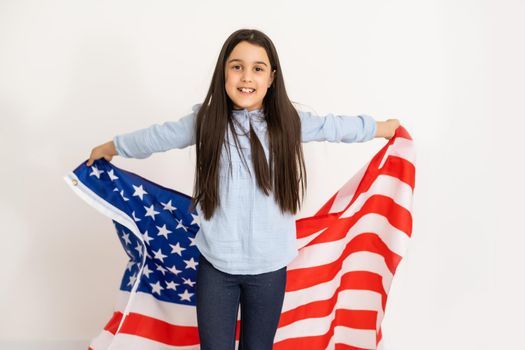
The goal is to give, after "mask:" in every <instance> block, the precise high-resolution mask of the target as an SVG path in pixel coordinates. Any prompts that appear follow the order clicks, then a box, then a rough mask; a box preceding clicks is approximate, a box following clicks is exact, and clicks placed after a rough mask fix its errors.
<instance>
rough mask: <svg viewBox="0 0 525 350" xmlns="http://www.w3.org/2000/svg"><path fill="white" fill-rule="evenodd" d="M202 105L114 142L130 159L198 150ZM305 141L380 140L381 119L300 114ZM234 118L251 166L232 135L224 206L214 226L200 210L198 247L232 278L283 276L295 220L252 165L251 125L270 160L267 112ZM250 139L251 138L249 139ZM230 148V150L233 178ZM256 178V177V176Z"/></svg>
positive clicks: (238, 113) (242, 112)
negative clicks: (258, 179) (283, 210)
mask: <svg viewBox="0 0 525 350" xmlns="http://www.w3.org/2000/svg"><path fill="white" fill-rule="evenodd" d="M200 106H201V104H196V105H194V106H193V108H192V112H191V113H189V114H188V115H186V116H184V117H182V118H181V119H179V120H177V121H166V122H164V123H163V124H154V125H151V126H149V127H147V128H144V129H140V130H137V131H133V132H130V133H127V134H121V135H116V136H115V137H114V138H113V142H114V143H115V148H116V150H117V152H118V154H119V155H120V156H122V157H124V158H139V159H142V158H147V157H149V156H150V155H151V154H152V153H155V152H165V151H168V150H170V149H173V148H185V147H187V146H191V145H194V144H195V133H194V127H195V117H196V115H197V112H198V110H199V108H200ZM298 113H299V116H300V119H301V141H302V142H311V141H329V142H344V143H352V142H365V141H368V140H371V139H372V138H374V136H375V133H376V122H375V119H374V118H372V117H371V116H369V115H364V114H361V115H358V116H348V115H336V114H333V113H330V114H327V115H325V116H317V115H314V114H312V113H310V112H304V111H299V110H298ZM232 116H233V117H234V118H235V119H237V120H238V121H239V122H240V123H239V124H240V125H239V126H237V125H236V124H237V123H234V125H236V126H235V128H236V132H237V134H238V135H239V143H240V147H241V148H243V149H242V152H243V154H244V157H245V159H246V162H247V164H248V166H249V171H250V172H248V170H247V169H246V168H245V165H244V164H243V163H242V159H241V155H240V154H239V152H237V149H236V146H235V142H234V139H233V135H232V133H231V130H230V129H229V128H227V132H228V134H229V135H228V136H229V142H228V141H227V140H228V139H226V138H225V140H224V147H223V149H222V154H221V160H220V164H219V189H218V190H219V196H220V206H218V207H217V208H216V209H215V212H214V214H213V216H212V217H211V218H210V220H205V218H204V216H203V215H202V214H201V207H200V203H199V204H197V206H196V209H197V212H198V214H199V218H200V225H199V226H200V229H199V231H198V232H197V235H196V237H195V244H196V245H197V248H198V249H199V251H200V252H201V254H203V255H204V256H205V257H206V259H207V260H208V261H210V262H211V263H212V265H213V266H214V267H215V268H217V269H219V270H221V271H223V272H226V273H230V274H260V273H265V272H270V271H275V270H278V269H280V268H282V267H284V266H286V265H288V264H289V263H290V262H291V261H292V260H293V259H294V258H295V257H296V256H297V255H298V251H297V245H296V227H295V220H296V219H295V216H294V215H293V214H291V213H289V212H287V213H285V214H283V213H281V210H280V208H279V205H278V204H277V202H276V200H275V197H274V196H273V192H270V195H269V196H266V195H265V194H264V193H263V192H262V191H261V190H260V189H259V187H258V186H257V182H256V179H255V177H254V174H255V172H254V169H253V165H252V162H251V149H250V140H249V133H248V132H249V130H250V123H251V124H252V127H253V129H254V131H255V133H256V135H257V137H258V138H259V140H260V141H261V144H262V146H263V149H264V153H265V155H266V159H267V160H268V159H269V140H268V134H267V125H266V121H265V118H264V112H263V110H262V109H256V110H252V111H248V110H247V109H238V110H233V111H232ZM245 133H247V135H244V134H245ZM226 147H229V148H230V154H231V162H232V164H231V173H230V167H229V159H228V155H227V153H226ZM250 173H251V174H252V175H250Z"/></svg>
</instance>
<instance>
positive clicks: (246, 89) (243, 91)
mask: <svg viewBox="0 0 525 350" xmlns="http://www.w3.org/2000/svg"><path fill="white" fill-rule="evenodd" d="M237 90H238V91H240V92H241V94H245V95H249V94H253V93H254V92H255V89H248V88H237Z"/></svg>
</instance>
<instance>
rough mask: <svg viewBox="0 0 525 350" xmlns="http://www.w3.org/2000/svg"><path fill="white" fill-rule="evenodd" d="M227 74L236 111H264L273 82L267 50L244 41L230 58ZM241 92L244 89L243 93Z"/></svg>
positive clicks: (227, 83)
mask: <svg viewBox="0 0 525 350" xmlns="http://www.w3.org/2000/svg"><path fill="white" fill-rule="evenodd" d="M224 72H225V73H224V74H225V80H226V83H225V86H224V87H225V89H226V93H227V94H228V96H229V97H230V99H231V100H232V102H233V108H235V109H244V108H247V109H248V110H249V111H251V110H254V109H260V108H262V106H263V99H264V96H265V95H266V91H267V90H268V88H269V87H270V85H272V82H273V78H274V71H272V68H271V65H270V60H269V58H268V55H267V54H266V50H265V49H264V48H262V47H260V46H257V45H253V44H250V43H249V42H247V41H241V42H240V43H238V44H237V46H235V48H234V49H233V50H232V52H231V53H230V56H229V57H228V58H227V60H226V66H225V67H224ZM242 88H245V91H244V92H243V91H241V90H242ZM246 89H247V90H246Z"/></svg>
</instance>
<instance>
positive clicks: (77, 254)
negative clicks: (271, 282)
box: [0, 0, 525, 350]
mask: <svg viewBox="0 0 525 350" xmlns="http://www.w3.org/2000/svg"><path fill="white" fill-rule="evenodd" d="M524 14H525V3H524V2H522V1H510V0H509V1H501V0H500V1H466V0H455V1H451V0H449V1H443V0H441V1H437V0H436V1H424V0H423V1H421V0H418V1H367V2H365V1H313V2H308V1H304V0H302V1H262V2H248V1H210V0H201V1H195V2H188V1H184V2H183V1H100V0H98V1H87V0H86V1H14V0H13V1H6V0H2V1H0V117H1V128H0V142H1V147H0V152H1V159H2V166H1V170H0V173H1V185H2V188H1V196H0V198H1V201H0V215H1V219H2V228H1V238H2V241H1V242H2V248H3V249H2V254H0V263H1V267H2V268H1V269H0V281H1V282H0V283H1V289H0V348H2V349H19V348H20V349H22V348H23V349H30V348H31V349H32V348H34V349H39V350H42V349H79V348H81V349H83V348H85V347H87V345H88V343H89V340H90V339H91V338H93V337H94V336H96V335H97V334H98V333H99V331H100V330H101V329H102V327H103V326H104V325H105V324H106V322H107V321H108V320H109V318H110V316H111V313H112V308H113V305H114V302H115V296H116V292H117V289H118V286H119V283H120V278H121V276H122V273H123V271H124V269H125V266H126V256H125V254H124V251H123V250H122V248H121V247H120V243H119V242H118V239H117V236H116V234H115V231H114V227H113V225H112V223H111V220H109V219H107V218H106V217H103V216H102V215H101V214H99V213H98V212H96V211H95V210H93V209H92V208H90V207H89V206H88V205H87V204H85V203H84V202H83V201H82V200H81V199H80V198H79V197H77V196H76V195H75V194H74V193H73V192H72V191H71V190H70V189H69V188H68V186H67V185H66V183H65V182H64V180H63V176H64V175H65V174H66V173H68V172H69V171H72V170H73V169H74V168H76V167H77V166H78V165H79V164H80V163H81V162H83V161H86V160H87V158H88V156H89V154H90V151H91V149H92V148H93V147H94V146H96V145H98V144H101V143H104V142H106V141H108V140H110V139H111V138H112V137H113V136H114V135H115V134H117V133H125V132H129V131H133V130H136V129H139V128H143V127H146V126H149V125H151V124H153V123H160V122H163V121H165V120H176V119H178V118H180V117H182V116H183V115H185V114H187V113H189V112H190V111H191V109H190V108H191V106H192V105H193V104H195V103H198V102H200V101H202V99H203V98H204V96H205V94H206V92H207V89H208V86H209V83H210V81H211V75H212V72H213V69H214V66H215V63H216V60H217V57H218V53H219V50H220V48H221V46H222V44H223V42H224V40H225V39H226V38H227V37H228V35H230V34H231V33H232V32H233V31H235V30H237V29H240V28H255V29H259V30H262V31H264V32H265V33H266V34H268V35H269V36H270V38H272V40H273V41H274V44H275V45H276V48H277V51H278V53H279V57H280V60H281V64H282V69H283V72H282V73H283V75H284V78H285V82H286V86H287V90H288V94H289V96H290V98H291V99H292V100H293V101H296V102H299V103H301V104H303V105H304V109H308V110H312V111H315V112H317V113H318V114H324V113H328V112H333V113H339V114H348V115H356V114H360V113H363V114H369V115H372V116H373V117H375V118H376V119H377V120H386V119H388V118H398V119H400V120H401V123H402V125H403V126H405V127H406V128H407V130H408V131H409V132H410V133H411V135H412V136H413V138H414V141H415V144H416V150H417V177H416V190H415V198H414V213H413V215H414V229H413V237H412V240H411V245H410V247H409V250H408V252H407V255H406V256H405V258H404V260H403V261H402V263H401V265H400V267H399V269H398V271H397V274H396V277H395V279H394V281H393V285H392V288H391V291H390V294H389V299H388V304H387V309H386V316H385V319H384V322H383V335H384V342H385V343H384V345H385V347H386V349H388V350H397V349H400V350H401V349H402V350H420V349H426V350H434V349H436V350H437V349H444V348H445V349H493V348H498V349H503V348H505V349H516V348H517V347H519V345H517V344H519V343H521V339H519V338H518V336H519V334H521V333H522V331H523V326H524V322H523V314H524V312H525V307H524V302H523V295H524V294H525V282H524V274H523V267H524V258H523V255H524V254H523V244H524V243H525V239H524V233H525V230H524V229H523V227H524V226H523V224H522V219H523V209H524V207H525V206H524V204H523V198H524V196H525V191H524V186H523V174H524V170H525V167H524V165H523V159H524V157H523V151H524V147H523V144H522V141H521V140H522V135H523V132H524V127H525V122H524V121H523V118H524V117H525V114H524V111H525V108H524V107H523V101H524V92H525V89H524V81H525V69H524V67H523V63H524V62H525V50H524V48H525V47H524V45H523V33H524V32H525V25H524V22H523V16H524ZM385 143H386V140H384V139H375V140H372V141H370V142H367V143H362V144H343V143H340V144H335V143H328V142H322V143H308V144H304V150H305V152H306V157H307V159H306V161H307V166H308V175H309V190H308V197H307V200H306V203H305V206H304V208H303V210H302V212H301V213H300V214H299V215H298V217H304V216H309V215H312V214H313V213H314V212H315V211H316V210H317V209H318V208H319V207H320V206H321V205H322V204H324V202H325V201H326V200H328V198H329V197H330V196H331V195H332V194H333V193H334V192H335V191H336V190H337V189H338V188H339V187H340V186H341V185H342V184H343V183H344V182H345V181H346V180H347V179H349V178H350V177H351V176H352V175H353V174H354V173H355V172H356V171H357V170H358V169H360V168H361V167H362V166H363V165H364V164H365V162H367V161H368V160H369V159H370V158H371V157H372V155H374V154H375V153H376V152H377V151H378V150H379V149H380V148H381V147H382V146H383V145H384V144H385ZM194 151H195V149H194V146H192V147H189V148H186V149H183V150H171V151H169V152H165V153H157V154H155V155H153V156H151V157H150V158H148V159H144V160H133V159H123V158H120V157H115V158H114V159H113V162H114V164H115V165H117V166H119V167H122V168H124V169H126V170H130V171H133V172H136V173H138V174H141V175H142V176H144V177H146V178H148V179H150V180H152V181H155V182H157V183H159V184H162V185H164V186H167V187H172V188H175V189H178V190H179V191H182V192H185V193H188V194H190V193H191V189H192V188H191V186H192V183H193V175H194V169H193V166H194V158H195V157H194ZM518 342H519V343H518Z"/></svg>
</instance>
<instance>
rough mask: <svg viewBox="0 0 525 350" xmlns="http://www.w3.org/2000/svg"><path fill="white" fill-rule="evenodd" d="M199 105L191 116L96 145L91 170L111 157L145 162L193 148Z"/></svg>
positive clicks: (194, 108)
mask: <svg viewBox="0 0 525 350" xmlns="http://www.w3.org/2000/svg"><path fill="white" fill-rule="evenodd" d="M200 106H201V105H200V104H196V105H194V106H193V107H192V110H193V111H192V113H190V114H188V115H186V116H184V117H182V118H181V119H179V120H177V121H167V122H164V123H163V124H153V125H151V126H149V127H147V128H144V129H140V130H136V131H133V132H130V133H127V134H120V135H116V136H114V137H113V140H111V141H109V142H106V143H104V144H102V145H99V146H97V147H95V148H93V150H92V151H91V155H90V157H89V161H88V162H87V163H86V165H88V166H90V165H91V164H93V162H94V161H95V160H96V159H100V158H102V157H104V158H105V159H107V160H111V158H112V157H113V156H114V155H119V156H121V157H124V158H138V159H142V158H147V157H149V156H150V155H151V154H153V153H155V152H165V151H168V150H170V149H173V148H184V147H187V146H191V145H194V144H195V117H196V115H197V112H198V109H199V108H200Z"/></svg>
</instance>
